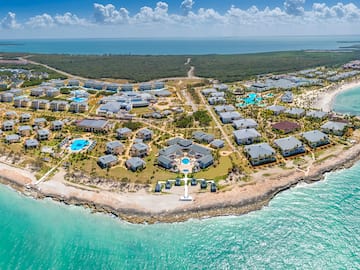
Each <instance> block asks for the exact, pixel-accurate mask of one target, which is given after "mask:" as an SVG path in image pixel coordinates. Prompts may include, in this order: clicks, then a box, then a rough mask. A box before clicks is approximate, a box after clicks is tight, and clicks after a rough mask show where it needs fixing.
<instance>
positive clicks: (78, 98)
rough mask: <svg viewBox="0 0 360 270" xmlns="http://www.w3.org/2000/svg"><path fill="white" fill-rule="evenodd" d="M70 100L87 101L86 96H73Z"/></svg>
mask: <svg viewBox="0 0 360 270" xmlns="http://www.w3.org/2000/svg"><path fill="white" fill-rule="evenodd" d="M71 101H74V102H79V103H80V102H84V101H87V98H82V97H73V98H72V99H71Z"/></svg>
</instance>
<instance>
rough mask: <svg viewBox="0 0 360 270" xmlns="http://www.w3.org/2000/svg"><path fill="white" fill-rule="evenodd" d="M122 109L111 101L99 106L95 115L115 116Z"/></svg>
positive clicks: (119, 104)
mask: <svg viewBox="0 0 360 270" xmlns="http://www.w3.org/2000/svg"><path fill="white" fill-rule="evenodd" d="M122 108H123V107H122V105H121V103H119V102H116V101H112V102H108V103H106V104H103V105H101V106H100V107H99V108H98V109H97V112H96V114H97V115H103V116H106V115H112V114H117V113H118V112H119V111H120V110H121V109H122Z"/></svg>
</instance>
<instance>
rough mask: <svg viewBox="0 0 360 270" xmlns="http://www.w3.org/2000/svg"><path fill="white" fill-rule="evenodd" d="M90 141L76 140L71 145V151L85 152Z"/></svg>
mask: <svg viewBox="0 0 360 270" xmlns="http://www.w3.org/2000/svg"><path fill="white" fill-rule="evenodd" d="M89 143H90V142H89V141H88V140H84V139H77V140H74V141H73V142H72V143H71V146H70V149H71V151H81V150H83V149H84V148H85V147H86V146H88V145H89Z"/></svg>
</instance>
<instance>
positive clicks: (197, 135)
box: [192, 131, 215, 143]
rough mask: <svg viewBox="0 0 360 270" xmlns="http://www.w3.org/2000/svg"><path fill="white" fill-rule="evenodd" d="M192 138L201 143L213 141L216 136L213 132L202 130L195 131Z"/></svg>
mask: <svg viewBox="0 0 360 270" xmlns="http://www.w3.org/2000/svg"><path fill="white" fill-rule="evenodd" d="M192 138H193V139H194V140H195V141H196V142H199V143H204V142H205V143H211V142H212V141H213V140H215V136H214V135H212V134H208V133H205V132H202V131H195V132H193V134H192Z"/></svg>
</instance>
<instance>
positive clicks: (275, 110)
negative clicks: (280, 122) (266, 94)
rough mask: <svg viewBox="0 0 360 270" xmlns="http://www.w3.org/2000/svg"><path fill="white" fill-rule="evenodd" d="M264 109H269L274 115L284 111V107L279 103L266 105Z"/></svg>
mask: <svg viewBox="0 0 360 270" xmlns="http://www.w3.org/2000/svg"><path fill="white" fill-rule="evenodd" d="M266 109H267V110H269V111H271V112H272V113H273V114H274V115H279V114H281V113H283V112H284V111H285V107H284V106H280V105H271V106H269V107H266Z"/></svg>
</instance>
